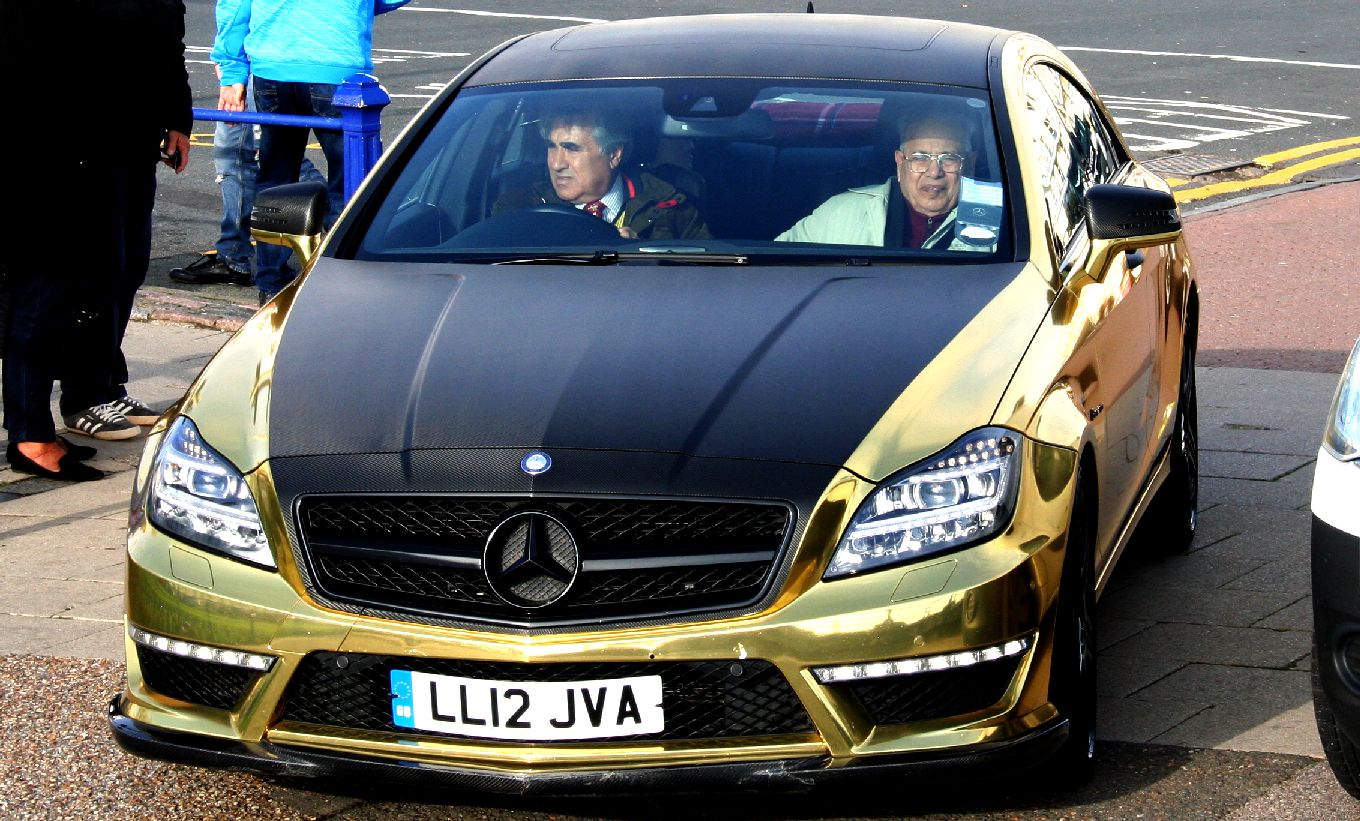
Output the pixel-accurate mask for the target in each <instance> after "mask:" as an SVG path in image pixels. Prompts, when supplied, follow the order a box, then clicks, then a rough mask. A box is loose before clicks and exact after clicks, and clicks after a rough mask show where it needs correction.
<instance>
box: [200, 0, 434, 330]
mask: <svg viewBox="0 0 1360 821" xmlns="http://www.w3.org/2000/svg"><path fill="white" fill-rule="evenodd" d="M408 2H410V0H217V36H216V38H215V39H214V41H213V49H212V60H213V62H214V63H216V64H217V65H218V66H219V67H221V70H222V78H221V81H220V88H219V90H218V108H221V109H223V110H224V111H244V110H245V108H246V101H245V94H246V80H247V79H248V78H250V77H251V76H253V77H254V82H255V107H256V108H257V109H258V110H259V111H261V112H267V113H274V114H302V115H308V116H317V117H338V116H340V112H339V110H338V109H336V107H335V105H334V104H333V103H332V102H331V98H332V97H333V96H334V95H335V90H336V87H337V86H339V84H340V83H341V82H343V81H344V79H345V78H346V77H348V76H349V75H351V74H355V73H359V72H371V71H372V70H373V53H372V52H373V17H374V15H377V14H384V13H386V12H389V11H392V10H394V9H397V8H400V7H401V6H404V5H406V4H407V3H408ZM316 138H317V142H319V143H320V144H321V152H322V153H323V154H324V155H325V156H326V171H327V188H328V190H329V192H330V215H329V216H328V218H327V223H326V224H327V225H328V226H329V225H330V223H331V222H333V221H334V220H335V218H336V217H337V216H339V213H340V209H341V207H342V206H343V205H344V191H345V181H344V173H345V160H344V139H343V137H342V135H341V132H340V131H332V130H329V129H317V130H316ZM306 148H307V129H305V128H293V127H284V126H270V125H266V126H264V127H262V128H261V132H260V170H259V175H258V177H257V180H256V189H257V191H264V190H266V189H269V188H271V187H273V186H276V185H283V184H286V183H291V182H297V180H298V175H299V172H300V171H301V168H302V158H303V153H304V151H305V150H306ZM255 257H256V259H255V285H256V287H258V288H259V289H260V302H261V304H263V303H264V302H265V300H267V299H269V298H270V297H272V296H273V295H274V294H276V293H278V292H279V291H280V290H281V289H282V288H283V287H284V286H285V285H287V284H288V283H289V282H290V281H291V280H292V279H293V277H294V276H296V274H297V272H296V271H294V270H292V269H291V268H290V267H289V266H288V257H289V251H288V250H287V249H284V248H280V247H278V246H273V245H261V246H259V247H257V248H256V254H255Z"/></svg>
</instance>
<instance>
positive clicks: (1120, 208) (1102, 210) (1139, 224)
mask: <svg viewBox="0 0 1360 821" xmlns="http://www.w3.org/2000/svg"><path fill="white" fill-rule="evenodd" d="M1085 208H1086V219H1087V224H1088V225H1089V226H1090V230H1091V239H1093V240H1094V239H1133V238H1135V237H1146V236H1155V235H1158V234H1169V233H1172V232H1175V231H1179V230H1181V214H1180V210H1179V209H1178V208H1177V207H1176V198H1175V196H1173V195H1172V194H1169V193H1167V192H1165V191H1158V190H1156V189H1155V188H1139V187H1137V186H1132V185H1107V184H1105V185H1093V186H1091V187H1090V188H1088V189H1087V190H1086V202H1085Z"/></svg>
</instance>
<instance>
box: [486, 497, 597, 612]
mask: <svg viewBox="0 0 1360 821" xmlns="http://www.w3.org/2000/svg"><path fill="white" fill-rule="evenodd" d="M482 569H483V571H484V572H485V573H486V580H487V582H489V583H490V585H491V589H492V590H493V591H495V593H496V595H497V596H500V597H501V599H503V600H504V601H505V602H506V603H508V604H511V605H514V606H516V607H523V608H525V609H528V610H533V609H537V608H540V607H547V606H548V605H550V604H553V603H554V602H557V601H560V600H561V598H562V597H563V596H565V595H566V594H567V591H568V590H570V589H571V585H572V582H574V581H576V574H577V572H578V571H579V570H580V569H581V554H580V551H579V550H578V549H577V547H576V540H575V539H573V538H572V535H571V531H569V530H567V527H566V525H564V524H562V523H561V522H559V521H558V520H557V519H555V518H553V517H552V516H549V515H548V514H546V513H539V512H536V511H525V512H521V513H516V514H513V515H511V516H509V517H508V518H506V519H505V520H504V521H502V522H501V523H500V524H498V525H496V528H495V529H494V530H492V531H491V535H490V536H489V537H487V540H486V552H485V554H484V555H483V557H482Z"/></svg>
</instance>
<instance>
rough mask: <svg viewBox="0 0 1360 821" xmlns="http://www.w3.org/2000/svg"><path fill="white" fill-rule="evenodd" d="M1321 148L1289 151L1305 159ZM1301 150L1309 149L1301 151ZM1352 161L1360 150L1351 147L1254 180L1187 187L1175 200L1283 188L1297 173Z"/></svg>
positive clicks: (1259, 160)
mask: <svg viewBox="0 0 1360 821" xmlns="http://www.w3.org/2000/svg"><path fill="white" fill-rule="evenodd" d="M1330 142H1332V143H1336V144H1339V145H1355V144H1357V143H1360V137H1355V138H1350V139H1349V140H1332V141H1330ZM1321 145H1323V144H1322V143H1317V144H1315V145H1314V146H1303V147H1301V148H1296V149H1291V151H1293V152H1302V153H1301V154H1299V156H1306V155H1307V154H1312V153H1315V152H1316V151H1317V150H1319V146H1321ZM1304 149H1312V150H1309V151H1304ZM1288 153H1290V152H1289V151H1281V152H1278V153H1276V154H1268V155H1266V157H1258V158H1257V159H1256V160H1255V161H1256V162H1257V163H1260V164H1261V165H1270V163H1269V162H1268V161H1267V157H1276V158H1278V157H1280V156H1281V155H1284V154H1288ZM1352 160H1360V148H1352V149H1350V150H1348V151H1337V152H1334V153H1331V154H1323V155H1322V156H1320V157H1314V158H1313V159H1311V160H1305V161H1303V162H1300V163H1295V164H1294V165H1289V166H1285V167H1284V168H1278V169H1276V170H1274V171H1271V172H1269V173H1267V174H1264V175H1262V176H1260V177H1257V178H1255V179H1250V180H1229V181H1226V182H1219V183H1212V184H1210V185H1202V186H1200V187H1198V188H1187V189H1184V190H1177V191H1176V200H1177V201H1179V202H1195V201H1196V200H1202V199H1207V198H1209V197H1214V196H1218V195H1219V194H1232V193H1235V192H1238V191H1246V190H1247V189H1250V188H1264V187H1266V186H1269V185H1284V184H1286V183H1288V182H1291V181H1293V179H1294V178H1295V177H1297V176H1298V175H1300V174H1305V173H1307V172H1309V171H1316V170H1317V169H1319V168H1327V167H1329V166H1333V165H1340V164H1342V163H1346V162H1351V161H1352Z"/></svg>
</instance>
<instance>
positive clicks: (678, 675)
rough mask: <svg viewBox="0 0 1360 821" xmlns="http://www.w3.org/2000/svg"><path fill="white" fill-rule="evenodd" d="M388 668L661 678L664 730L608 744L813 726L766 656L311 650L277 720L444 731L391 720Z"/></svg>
mask: <svg viewBox="0 0 1360 821" xmlns="http://www.w3.org/2000/svg"><path fill="white" fill-rule="evenodd" d="M393 670H412V671H416V672H422V673H432V674H436V675H446V676H460V677H464V678H476V679H491V680H495V681H546V682H568V681H593V680H596V679H613V678H626V677H630V676H643V675H659V676H661V681H662V699H663V702H662V703H663V704H664V705H665V712H666V728H665V730H664V731H662V732H660V733H653V734H650V735H645V736H622V737H617V738H611V739H610V740H609V741H610V742H627V741H642V740H662V739H666V740H670V739H720V738H734V737H747V736H771V735H788V734H794V733H810V732H812V729H813V728H812V722H811V720H810V719H809V718H808V715H807V712H806V711H805V710H804V709H803V705H802V704H801V703H800V702H799V701H798V697H797V696H795V695H794V693H793V690H792V688H790V687H789V684H788V682H787V681H786V680H785V679H784V676H783V675H781V674H780V672H779V670H778V669H777V668H776V667H774V666H773V665H771V664H770V663H769V662H765V661H752V660H745V661H692V662H679V661H676V662H639V663H603V662H602V663H589V664H585V663H573V664H511V663H505V662H475V661H458V660H452V659H417V658H407V657H403V656H373V655H354V654H342V653H313V654H311V655H309V656H307V658H305V659H303V661H302V664H301V665H300V666H299V668H298V671H297V673H296V674H295V675H294V676H293V679H292V681H291V682H290V683H289V686H288V692H287V695H286V696H285V698H284V709H283V720H285V721H296V722H305V723H309V724H321V725H325V726H329V727H340V728H346V729H355V730H375V731H387V732H402V733H422V734H428V735H435V736H438V735H443V734H442V733H436V732H427V731H424V730H412V729H408V728H398V727H397V726H396V725H395V724H393V723H392V693H391V684H390V682H391V672H392V671H393ZM591 743H599V742H591Z"/></svg>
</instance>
